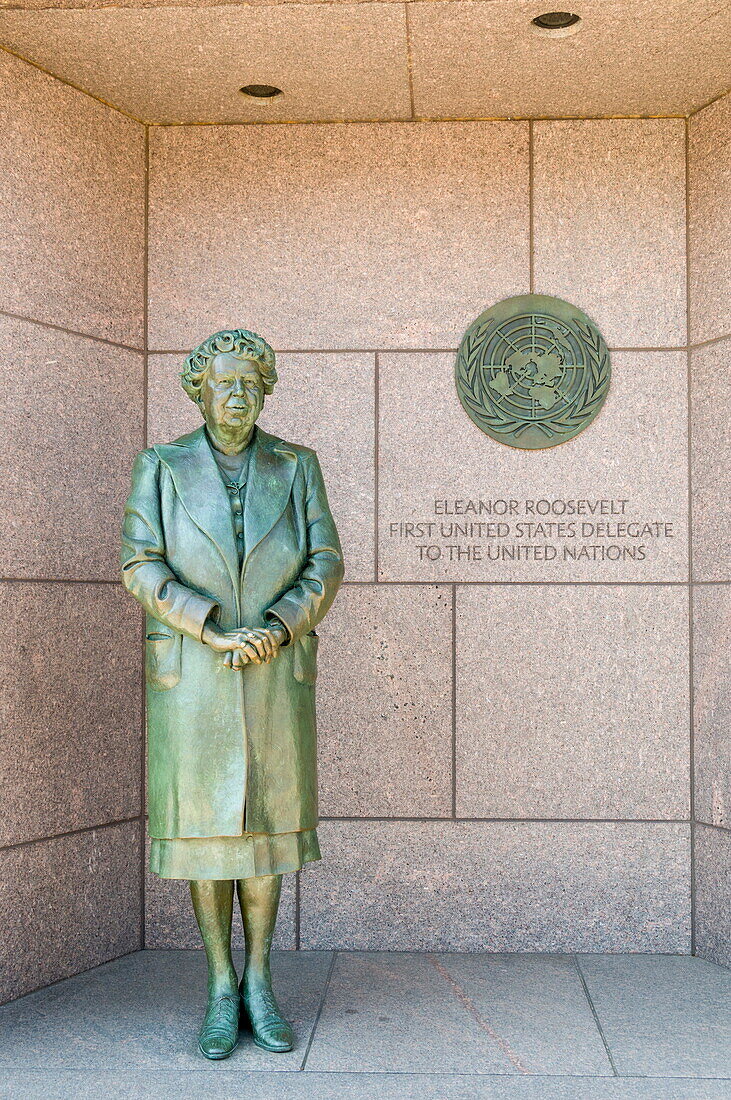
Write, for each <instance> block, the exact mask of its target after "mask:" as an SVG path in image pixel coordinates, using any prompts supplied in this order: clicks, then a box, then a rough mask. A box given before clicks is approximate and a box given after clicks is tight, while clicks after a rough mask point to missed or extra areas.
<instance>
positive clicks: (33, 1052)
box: [0, 951, 331, 1100]
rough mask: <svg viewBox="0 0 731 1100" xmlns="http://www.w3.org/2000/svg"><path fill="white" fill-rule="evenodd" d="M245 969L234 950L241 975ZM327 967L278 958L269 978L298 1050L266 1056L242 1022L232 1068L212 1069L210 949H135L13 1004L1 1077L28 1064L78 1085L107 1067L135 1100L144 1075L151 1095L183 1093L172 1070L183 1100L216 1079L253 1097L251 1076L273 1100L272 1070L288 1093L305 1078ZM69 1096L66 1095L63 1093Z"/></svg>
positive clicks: (222, 1088) (225, 1089) (323, 958)
mask: <svg viewBox="0 0 731 1100" xmlns="http://www.w3.org/2000/svg"><path fill="white" fill-rule="evenodd" d="M242 964H243V959H242V957H241V955H240V954H238V953H236V954H235V955H234V965H235V966H236V968H237V970H238V972H239V973H241V971H242V969H243V965H242ZM330 965H331V957H330V956H329V955H328V954H326V953H323V952H319V951H308V952H294V951H275V952H274V953H273V955H272V980H273V985H274V989H275V991H276V994H277V997H278V999H279V1002H280V1005H281V1007H282V1011H283V1013H284V1015H285V1016H286V1017H287V1019H288V1020H290V1021H291V1022H292V1026H293V1029H294V1033H295V1037H296V1045H295V1048H294V1050H293V1051H292V1052H291V1053H285V1054H281V1053H280V1054H272V1053H267V1052H265V1051H263V1050H262V1049H261V1048H260V1047H257V1046H255V1045H254V1042H253V1039H252V1036H251V1032H250V1031H249V1030H248V1028H247V1027H246V1026H245V1025H244V1027H242V1029H241V1040H240V1043H239V1046H238V1047H237V1049H236V1051H235V1052H234V1054H233V1055H232V1057H231V1061H230V1062H229V1063H227V1064H224V1065H220V1064H215V1065H211V1064H210V1063H209V1062H204V1061H203V1059H202V1056H201V1053H200V1051H199V1050H198V1029H199V1027H200V1025H201V1021H202V1019H203V1014H204V1012H205V1005H206V957H205V954H204V952H203V951H137V952H135V954H134V955H133V956H132V957H131V958H130V957H128V958H126V959H117V960H116V962H111V963H109V964H108V965H107V966H105V967H102V968H100V969H98V970H96V971H95V972H94V973H93V974H89V975H87V976H86V977H85V978H84V980H83V981H80V982H73V983H69V984H68V985H64V986H62V987H60V988H57V989H55V990H54V991H53V992H52V993H47V992H45V991H41V992H40V993H38V994H34V995H33V996H32V997H30V998H28V999H27V1000H23V1001H21V1002H20V1003H18V1004H14V1005H8V1006H7V1008H5V1009H4V1010H3V1012H2V1016H1V1017H0V1018H2V1024H3V1027H2V1031H1V1032H0V1073H2V1070H3V1069H5V1070H7V1069H8V1068H9V1067H13V1068H18V1067H23V1068H25V1070H26V1073H27V1072H28V1069H29V1068H30V1067H33V1066H38V1065H40V1064H42V1065H43V1066H44V1067H46V1068H47V1069H48V1070H50V1071H52V1072H54V1073H55V1074H56V1075H57V1079H61V1080H64V1079H66V1080H67V1081H72V1080H73V1077H71V1076H70V1075H69V1071H73V1070H77V1069H84V1070H86V1071H87V1073H90V1075H93V1074H94V1072H95V1071H96V1070H98V1069H99V1067H100V1065H103V1066H104V1067H105V1068H107V1069H111V1070H113V1071H114V1072H115V1075H116V1078H117V1080H118V1081H123V1082H124V1084H125V1088H126V1095H127V1097H130V1096H135V1097H136V1096H137V1095H138V1090H137V1087H136V1085H137V1081H136V1078H135V1075H136V1074H137V1073H140V1074H142V1073H144V1074H145V1078H146V1080H147V1081H148V1082H150V1083H154V1084H155V1095H156V1096H157V1097H159V1098H165V1100H172V1096H174V1095H175V1093H177V1094H178V1095H181V1092H180V1091H179V1090H178V1089H177V1088H176V1089H174V1090H173V1092H172V1093H171V1092H168V1091H167V1090H165V1088H164V1083H163V1077H164V1074H165V1073H166V1072H169V1071H173V1072H175V1071H178V1072H182V1073H184V1074H185V1081H184V1083H183V1084H182V1086H181V1090H182V1095H185V1096H191V1095H194V1096H196V1097H197V1096H198V1095H199V1094H200V1092H201V1083H202V1082H203V1083H205V1082H207V1081H215V1083H216V1089H217V1093H216V1095H217V1096H219V1097H220V1096H221V1095H223V1096H226V1097H232V1096H240V1095H241V1093H242V1087H243V1092H244V1095H245V1096H248V1095H249V1092H248V1081H249V1078H251V1079H256V1078H258V1077H262V1078H263V1079H267V1080H268V1081H269V1093H268V1095H269V1096H272V1095H275V1096H276V1095H278V1093H279V1091H280V1086H279V1085H277V1084H274V1083H272V1081H271V1078H270V1076H269V1074H268V1073H267V1072H266V1071H267V1070H274V1071H275V1072H276V1074H277V1077H281V1078H282V1079H283V1081H284V1086H283V1087H284V1088H285V1089H286V1081H287V1079H288V1078H289V1077H295V1078H296V1077H301V1076H303V1075H302V1074H300V1073H298V1072H297V1071H298V1070H300V1069H302V1062H303V1060H304V1058H305V1053H306V1051H307V1049H308V1046H309V1039H310V1035H311V1034H312V1031H313V1028H314V1026H315V1024H316V1022H317V1017H318V1010H319V1007H320V1003H321V1001H322V996H323V993H324V990H325V986H326V985H327V977H328V973H329V970H330ZM227 1066H228V1070H229V1073H230V1074H231V1076H229V1078H228V1080H227V1081H226V1079H225V1078H224V1079H223V1080H222V1078H221V1072H223V1073H225V1072H226V1068H227ZM282 1071H284V1072H282ZM287 1071H294V1072H291V1073H290V1072H287ZM92 1080H93V1076H92ZM1 1081H2V1078H1V1077H0V1082H1ZM242 1081H243V1086H242ZM130 1083H131V1088H130ZM27 1094H28V1093H27V1089H26V1090H25V1091H24V1095H27ZM69 1095H70V1094H69V1091H66V1093H65V1096H66V1097H68V1096H69ZM71 1095H74V1096H75V1095H76V1093H75V1091H72V1093H71ZM83 1095H84V1100H86V1098H88V1100H91V1096H96V1097H98V1096H100V1095H104V1096H106V1095H107V1093H106V1091H105V1090H102V1091H101V1092H100V1091H98V1090H97V1091H96V1092H91V1093H85V1094H83ZM112 1095H114V1094H112Z"/></svg>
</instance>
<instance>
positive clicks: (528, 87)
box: [409, 0, 731, 118]
mask: <svg viewBox="0 0 731 1100" xmlns="http://www.w3.org/2000/svg"><path fill="white" fill-rule="evenodd" d="M560 6H561V7H563V5H560ZM546 10H549V11H550V10H552V7H551V4H550V3H548V2H546V0H527V2H526V0H492V2H484V0H476V2H475V0H460V2H456V3H450V2H447V3H443V2H439V0H436V2H435V0H430V2H428V3H414V4H410V5H409V23H410V30H411V49H412V67H413V79H414V107H415V111H416V114H417V116H418V117H438V118H478V117H482V118H492V117H497V118H510V117H515V116H520V117H532V118H536V117H567V116H568V117H571V116H577V117H582V116H583V117H586V116H588V115H656V114H658V115H667V114H686V113H688V112H689V111H691V110H694V109H695V108H697V107H700V106H702V105H703V104H705V103H707V102H708V101H709V100H710V99H713V98H714V96H718V95H720V94H722V93H723V92H725V91H727V90H728V89H729V87H731V3H729V0H632V2H629V0H577V2H576V3H575V4H574V3H572V5H571V6H570V9H569V10H571V11H575V12H576V13H577V14H579V15H581V17H582V23H581V24H580V29H579V30H578V32H577V33H574V34H570V35H567V36H565V37H552V36H549V35H541V34H540V33H539V32H537V31H536V30H535V28H534V27H533V26H532V24H531V20H532V18H533V17H534V16H536V15H539V14H540V13H542V12H545V11H546Z"/></svg>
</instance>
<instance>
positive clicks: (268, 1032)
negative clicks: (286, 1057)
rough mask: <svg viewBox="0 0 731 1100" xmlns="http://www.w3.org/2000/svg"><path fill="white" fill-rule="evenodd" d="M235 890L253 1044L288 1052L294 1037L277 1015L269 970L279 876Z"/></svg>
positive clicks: (244, 991) (245, 1003) (243, 884)
mask: <svg viewBox="0 0 731 1100" xmlns="http://www.w3.org/2000/svg"><path fill="white" fill-rule="evenodd" d="M237 890H238V895H239V902H240V904H241V916H242V919H243V922H244V938H245V940H246V965H245V967H244V977H243V980H242V982H241V999H242V1002H243V1007H244V1010H245V1012H246V1013H247V1015H248V1017H249V1020H250V1022H251V1029H252V1032H253V1034H254V1042H255V1043H256V1044H257V1046H260V1047H263V1048H264V1049H265V1050H272V1051H285V1050H291V1049H292V1044H293V1043H294V1035H293V1034H292V1028H291V1027H290V1026H289V1024H288V1023H287V1021H286V1020H285V1019H284V1018H283V1016H282V1014H281V1012H280V1011H279V1005H278V1004H277V1001H276V998H275V996H274V993H273V991H272V975H271V970H270V968H269V953H270V951H271V947H272V939H273V937H274V928H275V925H276V923H277V910H278V909H279V895H280V893H281V891H282V876H281V875H262V876H261V877H259V878H244V879H239V881H238V882H237Z"/></svg>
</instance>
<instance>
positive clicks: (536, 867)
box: [300, 821, 690, 953]
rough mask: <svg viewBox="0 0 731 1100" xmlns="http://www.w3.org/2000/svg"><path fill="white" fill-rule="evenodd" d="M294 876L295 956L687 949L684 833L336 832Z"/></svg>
mask: <svg viewBox="0 0 731 1100" xmlns="http://www.w3.org/2000/svg"><path fill="white" fill-rule="evenodd" d="M320 833H321V843H322V848H323V852H325V853H326V856H325V858H324V860H323V862H322V863H321V864H318V865H317V869H316V870H313V872H312V873H311V874H309V875H307V876H306V877H303V879H302V882H301V884H300V885H301V891H300V945H301V947H303V948H325V947H337V948H341V949H343V950H348V949H352V950H366V951H368V950H370V951H372V950H382V951H383V950H385V951H420V950H427V951H556V952H566V951H659V952H670V953H686V952H688V951H689V950H690V838H689V827H688V826H687V825H680V824H675V823H667V824H666V823H661V824H652V823H625V822H591V823H588V824H586V823H584V824H577V823H567V822H540V823H538V822H535V823H534V822H529V823H526V822H464V821H450V822H445V821H435V822H428V821H419V822H403V821H394V822H388V821H356V822H353V821H348V822H343V821H337V822H326V823H325V824H323V825H322V826H321V829H320Z"/></svg>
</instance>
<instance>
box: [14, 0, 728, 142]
mask: <svg viewBox="0 0 731 1100" xmlns="http://www.w3.org/2000/svg"><path fill="white" fill-rule="evenodd" d="M13 2H14V0H13ZM41 2H44V0H19V3H21V4H22V3H41ZM49 2H51V3H55V2H57V3H67V2H78V3H81V4H85V3H87V0H49ZM89 2H92V0H89ZM93 2H97V0H93ZM127 2H128V0H115V5H117V6H115V7H107V8H98V9H96V10H92V9H86V10H85V9H84V8H83V7H82V8H79V9H76V10H71V9H68V10H60V9H58V8H56V9H49V10H42V11H41V10H38V11H23V10H4V11H2V10H0V44H3V45H5V46H7V47H8V48H10V49H12V50H13V51H15V52H16V53H18V54H20V55H21V56H22V57H27V58H28V59H29V60H31V61H34V62H35V63H36V64H39V65H41V66H43V68H45V69H48V70H49V71H50V72H52V73H54V74H55V75H57V76H60V77H61V78H62V79H65V80H68V81H70V82H71V83H73V84H76V85H78V86H79V87H82V88H84V89H86V90H87V91H90V92H92V94H94V95H97V96H99V97H100V98H101V99H104V100H106V101H107V102H109V103H112V104H113V105H115V106H117V107H120V108H122V109H123V110H125V111H127V112H128V113H130V114H132V115H134V116H135V117H137V118H140V119H143V120H145V121H148V122H178V123H185V122H276V121H337V120H375V119H386V120H387V119H404V118H409V117H411V111H410V101H409V83H408V64H407V57H408V53H409V51H408V50H407V34H406V31H407V28H406V11H407V9H408V22H409V27H410V53H411V68H412V73H413V90H414V108H415V113H416V117H420V118H445V119H447V118H465V119H469V118H511V117H521V118H526V117H533V118H546V117H586V116H592V115H593V116H605V115H668V114H687V113H688V112H690V111H692V110H694V109H696V108H697V107H699V106H702V105H703V104H705V103H707V102H709V100H711V99H713V98H714V97H716V96H718V95H721V94H723V93H724V92H726V91H727V90H728V89H729V88H730V87H731V48H730V47H729V42H731V0H663V2H662V3H660V0H632V2H630V0H576V3H575V4H574V0H572V4H571V5H570V6H571V7H574V8H575V9H576V10H577V12H578V14H580V15H581V17H582V23H581V26H580V29H579V31H578V33H575V34H571V35H568V36H566V37H552V36H541V35H540V34H538V33H537V32H536V31H535V30H534V28H533V27H532V25H531V19H532V17H533V16H535V15H537V14H540V13H541V12H542V11H545V10H546V9H550V7H551V4H550V3H549V2H548V0H427V2H422V0H416V2H413V3H409V4H407V5H404V4H402V3H382V2H372V3H368V2H364V3H352V2H351V3H343V2H341V0H335V2H329V3H319V2H316V0H315V2H313V3H279V2H276V0H274V2H271V3H268V4H259V3H253V4H251V3H248V4H244V5H240V6H239V5H233V4H226V5H225V6H212V5H215V3H216V2H217V0H200V2H196V0H190V6H185V7H178V6H167V7H160V6H157V4H156V0H148V3H151V4H152V6H140V7H136V8H135V7H127V6H119V5H126V4H127ZM1 3H2V0H0V4H1ZM249 83H266V84H275V85H277V86H279V87H282V88H283V89H284V93H285V94H284V95H282V96H280V97H277V98H276V99H274V100H270V101H252V100H250V99H246V98H245V97H243V96H242V95H241V94H240V93H239V91H238V89H239V87H240V86H241V85H243V84H249Z"/></svg>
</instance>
